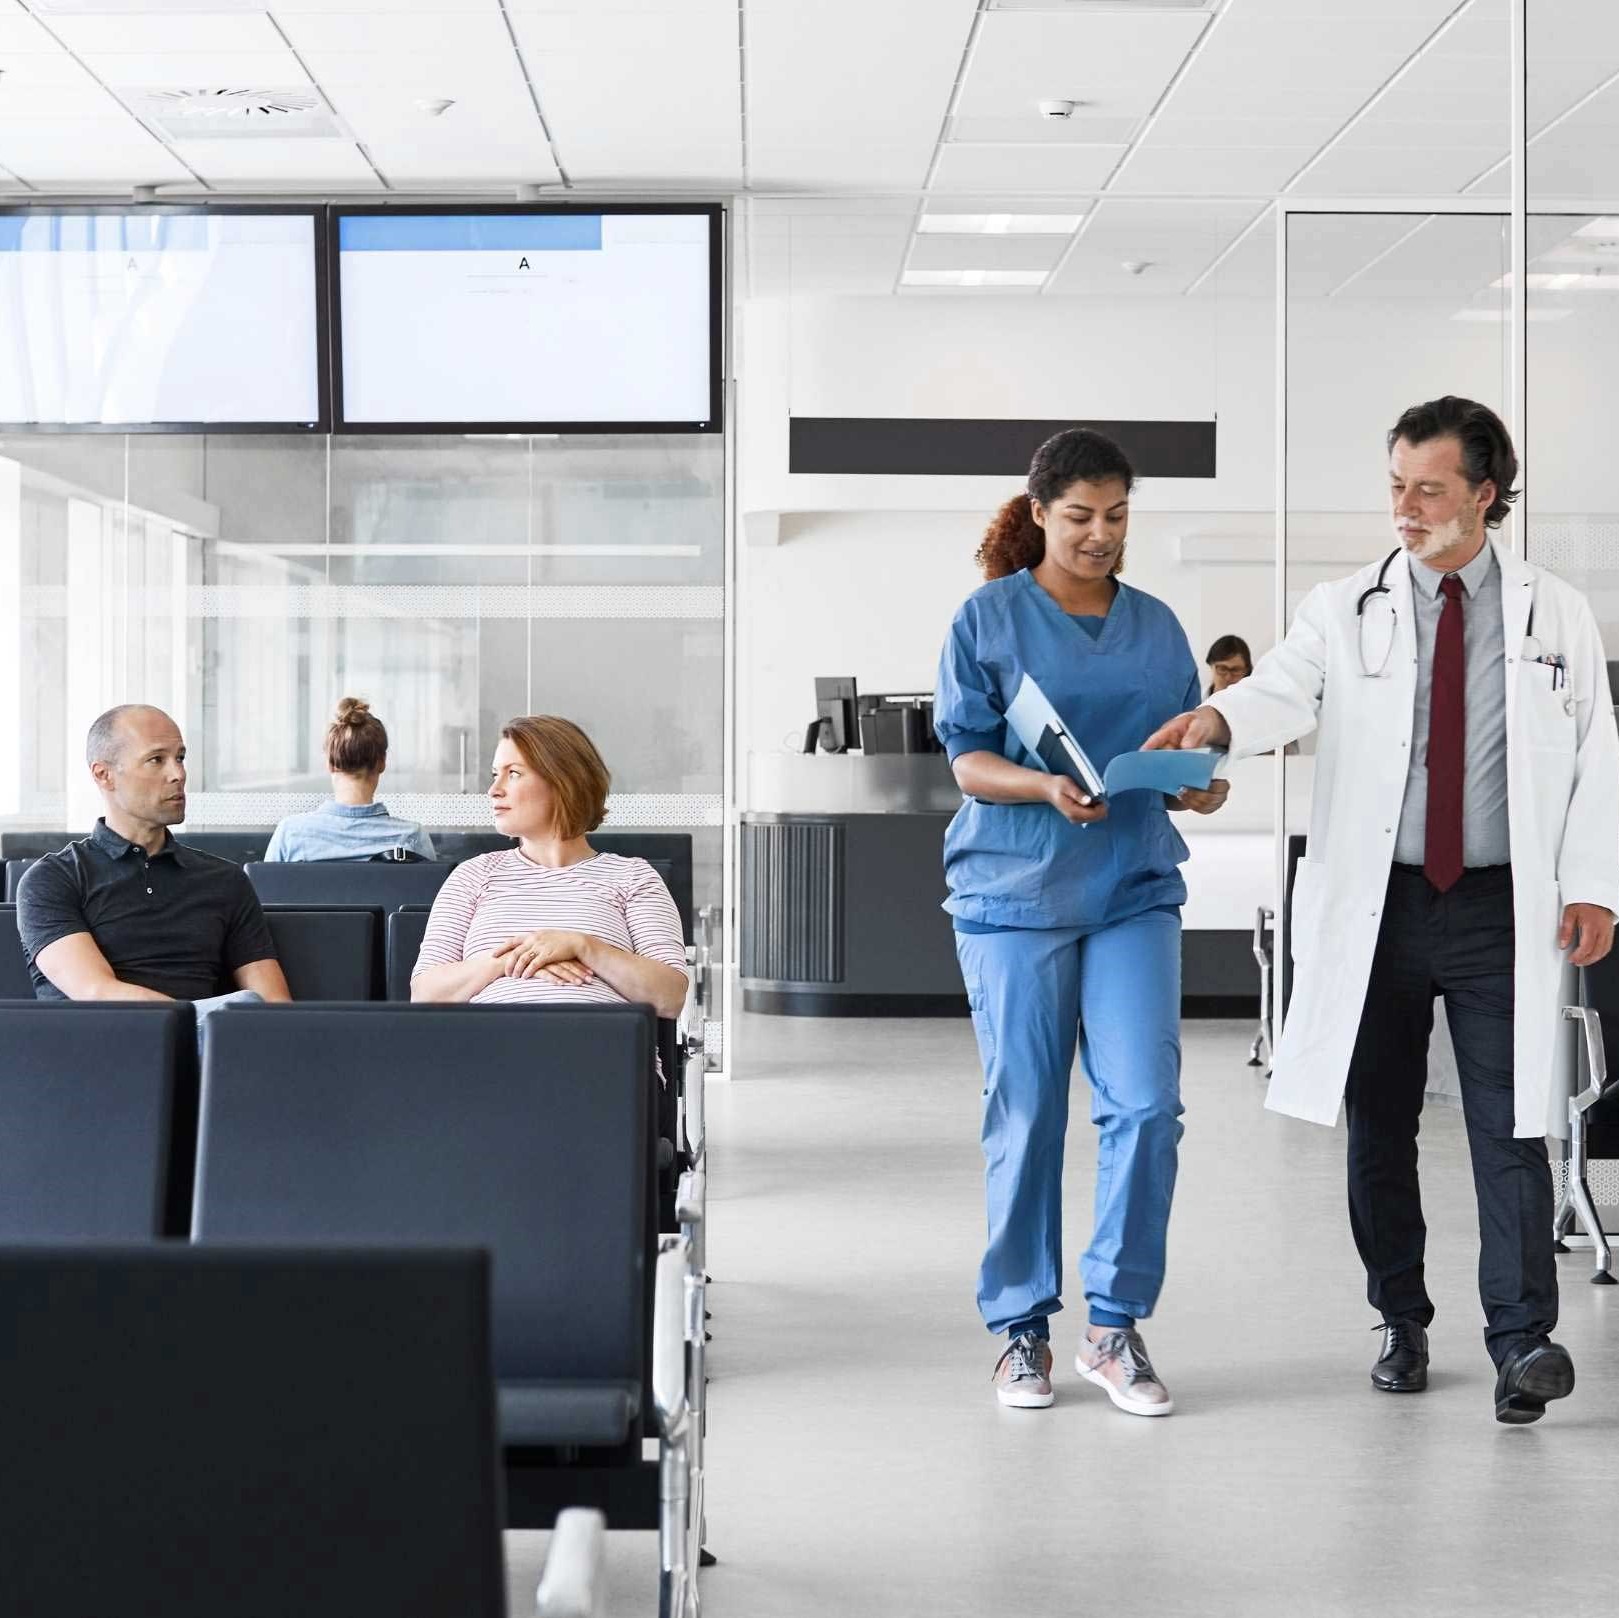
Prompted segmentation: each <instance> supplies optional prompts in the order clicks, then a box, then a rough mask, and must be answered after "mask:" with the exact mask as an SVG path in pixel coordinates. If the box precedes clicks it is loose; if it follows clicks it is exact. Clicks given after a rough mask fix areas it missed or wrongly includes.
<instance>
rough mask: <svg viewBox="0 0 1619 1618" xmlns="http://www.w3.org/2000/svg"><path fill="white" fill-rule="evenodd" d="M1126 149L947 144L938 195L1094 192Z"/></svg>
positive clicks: (936, 182)
mask: <svg viewBox="0 0 1619 1618" xmlns="http://www.w3.org/2000/svg"><path fill="white" fill-rule="evenodd" d="M1123 154H1124V147H1122V146H957V145H951V146H946V147H945V148H944V150H943V151H942V152H941V153H940V154H939V167H938V170H937V172H936V173H935V175H934V178H933V189H934V191H936V192H937V191H965V190H973V191H985V190H989V191H1000V192H1004V193H1006V194H1008V195H1013V194H1016V193H1018V192H1036V191H1060V190H1065V189H1071V190H1077V191H1090V190H1095V189H1096V188H1097V187H1099V186H1100V185H1101V184H1102V182H1103V181H1104V180H1106V179H1107V177H1108V175H1109V174H1110V173H1111V172H1112V170H1113V168H1114V166H1115V165H1116V164H1117V163H1118V161H1119V159H1120V157H1122V156H1123Z"/></svg>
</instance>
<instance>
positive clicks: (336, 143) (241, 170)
mask: <svg viewBox="0 0 1619 1618" xmlns="http://www.w3.org/2000/svg"><path fill="white" fill-rule="evenodd" d="M174 150H175V152H176V153H177V154H178V155H179V156H180V157H182V158H184V159H185V161H186V162H187V163H189V164H190V165H191V167H192V168H194V169H195V170H196V171H197V173H199V174H200V175H201V176H202V177H203V179H205V180H207V181H208V182H209V184H210V185H217V186H230V185H232V184H235V183H238V182H242V181H264V180H274V181H277V182H279V183H283V184H286V185H289V186H301V185H307V184H318V183H324V182H329V181H340V182H342V183H343V184H345V185H348V184H351V183H358V184H360V185H363V186H367V187H370V186H377V187H379V188H380V185H381V182H380V181H379V180H378V179H377V177H376V175H375V173H373V171H372V169H371V165H370V164H369V163H367V162H366V160H365V158H364V156H363V155H362V154H361V152H360V151H359V149H358V148H357V147H356V146H355V144H354V143H353V141H347V140H185V141H176V142H175V145H174Z"/></svg>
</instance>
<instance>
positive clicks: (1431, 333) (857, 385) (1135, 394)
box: [738, 297, 1619, 780]
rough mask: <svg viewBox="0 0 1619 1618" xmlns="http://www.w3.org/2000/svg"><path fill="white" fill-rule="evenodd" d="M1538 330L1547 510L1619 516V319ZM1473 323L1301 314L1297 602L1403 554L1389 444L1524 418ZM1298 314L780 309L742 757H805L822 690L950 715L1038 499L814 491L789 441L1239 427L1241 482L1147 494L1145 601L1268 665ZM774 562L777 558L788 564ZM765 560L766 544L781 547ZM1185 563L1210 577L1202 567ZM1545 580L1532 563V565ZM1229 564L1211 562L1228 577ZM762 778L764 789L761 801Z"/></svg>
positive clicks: (1328, 310) (767, 323) (755, 547)
mask: <svg viewBox="0 0 1619 1618" xmlns="http://www.w3.org/2000/svg"><path fill="white" fill-rule="evenodd" d="M1608 302H1609V300H1597V301H1595V302H1593V303H1590V304H1587V305H1582V306H1581V307H1580V309H1579V311H1578V313H1577V314H1576V315H1575V316H1573V317H1571V318H1569V319H1566V320H1562V321H1556V322H1551V323H1546V324H1539V323H1537V324H1536V325H1534V326H1532V327H1531V328H1530V330H1531V338H1532V344H1533V359H1532V371H1531V378H1532V383H1533V393H1532V397H1531V405H1532V407H1533V410H1534V415H1533V419H1534V420H1535V422H1536V424H1537V425H1536V428H1535V431H1534V433H1533V435H1532V439H1531V445H1530V449H1531V457H1530V459H1529V470H1530V477H1531V497H1533V494H1534V492H1535V491H1536V490H1539V491H1541V492H1542V495H1543V498H1542V501H1541V503H1540V505H1539V507H1538V510H1539V512H1540V514H1541V517H1542V520H1546V521H1550V520H1552V519H1553V518H1554V516H1555V513H1554V512H1553V511H1552V509H1551V508H1552V506H1555V508H1556V512H1561V513H1568V512H1576V513H1580V512H1603V511H1619V471H1616V466H1615V458H1614V457H1613V456H1612V455H1611V453H1603V452H1601V450H1600V447H1599V444H1598V442H1597V440H1602V441H1604V442H1605V441H1606V439H1607V437H1608V436H1610V435H1609V433H1608V428H1607V421H1608V419H1609V415H1608V412H1607V409H1606V404H1605V389H1606V387H1607V386H1608V383H1607V378H1608V377H1609V376H1611V374H1612V367H1610V366H1606V365H1604V364H1601V363H1599V357H1600V356H1605V355H1615V356H1619V299H1613V300H1611V302H1612V304H1613V305H1614V306H1615V307H1613V308H1612V309H1610V308H1609V307H1608V306H1607V305H1608ZM1454 312H1455V302H1454V299H1449V298H1447V299H1445V300H1419V299H1413V298H1407V299H1402V300H1397V301H1381V302H1372V301H1370V300H1364V299H1362V300H1356V299H1354V298H1352V297H1344V298H1340V299H1333V300H1325V299H1312V300H1308V301H1304V300H1300V301H1299V302H1297V303H1296V304H1295V305H1294V306H1293V308H1292V310H1291V311H1290V324H1289V345H1290V367H1289V369H1290V394H1289V421H1288V428H1289V442H1288V464H1289V486H1288V494H1289V508H1290V509H1289V532H1290V537H1291V538H1292V540H1293V541H1295V542H1296V543H1295V551H1296V552H1297V553H1299V554H1300V556H1301V558H1302V559H1301V560H1300V561H1299V563H1298V565H1296V566H1294V567H1292V568H1290V570H1289V578H1288V596H1289V599H1290V600H1291V601H1296V600H1297V599H1298V597H1299V596H1300V595H1301V594H1302V592H1303V591H1304V590H1305V589H1307V588H1308V587H1309V586H1310V585H1312V584H1314V583H1315V582H1317V580H1319V579H1321V578H1327V577H1333V576H1337V575H1341V574H1342V573H1344V572H1347V571H1350V570H1351V569H1352V568H1353V567H1355V566H1358V565H1359V564H1360V563H1361V562H1363V561H1366V560H1369V559H1371V558H1373V557H1376V556H1378V555H1380V554H1382V553H1383V552H1384V550H1386V548H1387V547H1388V546H1389V545H1390V544H1391V541H1390V540H1389V538H1388V523H1387V518H1386V516H1385V514H1384V499H1385V495H1384V487H1385V479H1386V472H1385V465H1386V462H1385V455H1384V449H1383V434H1384V433H1385V431H1386V430H1387V428H1388V426H1389V425H1390V424H1391V423H1392V422H1393V421H1394V419H1395V418H1396V416H1397V415H1398V414H1399V412H1400V411H1401V410H1402V409H1403V408H1404V407H1405V406H1406V405H1407V404H1410V403H1412V402H1413V401H1415V400H1418V399H1424V398H1430V397H1433V396H1435V395H1437V394H1439V393H1444V392H1455V393H1464V394H1469V395H1471V396H1472V397H1474V398H1478V399H1482V400H1483V401H1484V402H1486V403H1488V404H1491V405H1494V406H1496V407H1497V408H1501V407H1503V405H1504V401H1505V394H1506V351H1505V343H1504V336H1503V328H1502V327H1500V326H1498V325H1493V324H1484V323H1477V324H1475V323H1469V322H1461V321H1456V320H1453V319H1452V318H1451V316H1452V315H1453V314H1454ZM1274 341H1275V308H1274V304H1273V303H1272V302H1271V301H1269V300H1268V299H1263V298H1252V297H1249V298H1211V299H1145V298H1143V299H1138V300H1134V301H1123V300H1117V301H1113V302H1103V301H1101V300H1094V299H1080V298H1029V297H1017V298H1014V297H981V298H977V299H974V298H971V297H961V298H954V297H901V298H854V297H849V298H822V299H796V300H788V299H773V300H758V301H756V302H754V303H752V304H750V305H748V306H747V307H746V309H745V311H744V318H743V321H742V327H741V350H740V356H739V359H740V378H741V382H740V395H741V416H740V427H739V431H740V448H739V454H740V461H739V467H738V484H739V491H740V506H741V516H742V522H741V535H742V543H741V546H740V563H739V575H740V577H739V585H740V599H739V610H740V624H741V640H740V646H739V655H740V672H741V678H740V680H739V713H738V724H739V732H738V733H739V736H740V738H741V746H742V750H743V752H744V754H745V753H746V752H748V751H750V750H770V749H774V748H778V747H781V746H783V745H796V741H795V739H794V733H795V732H796V733H797V736H799V737H801V736H802V732H803V727H804V724H805V723H806V721H807V720H808V719H809V718H810V717H812V714H813V685H812V681H813V679H814V677H815V676H816V675H817V674H853V675H854V676H855V678H856V679H857V680H858V681H859V684H860V686H861V688H862V689H863V690H871V691H885V690H913V689H921V690H928V689H931V687H932V684H933V678H934V669H935V664H936V660H937V657H938V651H939V647H940V644H941V642H942V640H943V636H944V632H945V628H946V626H947V624H948V623H949V619H950V616H951V614H952V612H953V611H954V610H955V607H956V606H957V605H958V604H959V602H960V600H961V598H962V597H963V596H965V595H966V594H967V593H968V592H969V591H970V590H972V589H973V588H975V587H976V585H977V584H978V582H979V579H978V576H977V573H976V570H975V568H974V566H973V562H972V555H973V551H974V550H975V549H976V547H977V544H978V541H979V538H980V536H981V535H982V532H983V529H984V525H985V523H986V522H987V520H988V518H989V515H990V514H991V512H993V510H994V509H995V507H996V506H997V505H998V504H999V503H1000V502H1001V501H1003V500H1005V499H1006V498H1007V497H1008V496H1009V495H1011V494H1013V493H1015V492H1016V491H1017V488H1018V482H1019V480H1018V479H1017V478H1016V477H1008V478H978V477H960V478H950V477H934V478H907V477H829V476H814V477H811V476H802V475H799V476H795V475H793V474H792V473H790V472H788V470H787V428H788V422H789V419H790V417H791V416H792V415H795V414H797V415H848V416H859V415H873V416H885V415H901V416H903V415H918V416H922V415H926V416H947V417H949V416H955V417H972V416H986V417H996V416H999V417H1029V418H1036V419H1039V418H1047V419H1057V420H1060V419H1064V418H1078V419H1083V418H1085V417H1091V418H1095V419H1106V418H1148V419H1151V418H1165V417H1190V418H1197V417H1203V418H1207V417H1208V416H1211V415H1212V416H1215V417H1216V418H1217V419H1218V423H1219V444H1218V475H1217V476H1216V477H1215V478H1212V479H1208V480H1168V479H1157V480H1155V479H1150V478H1149V479H1145V480H1143V482H1142V483H1141V484H1140V485H1139V487H1138V491H1137V494H1136V497H1135V499H1134V501H1133V502H1132V506H1133V515H1132V527H1131V544H1130V551H1129V559H1128V570H1127V573H1126V578H1127V579H1128V580H1129V582H1130V583H1132V584H1135V585H1138V586H1139V587H1140V588H1142V589H1145V590H1148V591H1151V592H1152V593H1153V594H1155V595H1158V596H1160V597H1162V598H1163V599H1164V600H1166V601H1168V602H1169V604H1170V605H1171V606H1172V607H1174V609H1175V610H1176V612H1177V613H1178V614H1179V615H1180V618H1181V621H1182V623H1183V624H1184V625H1185V626H1186V631H1187V636H1188V638H1189V640H1190V641H1191V643H1192V647H1193V650H1194V653H1195V654H1196V655H1197V656H1198V657H1201V656H1202V654H1203V653H1204V651H1206V650H1207V648H1208V645H1209V642H1210V641H1212V640H1213V639H1214V637H1215V636H1216V635H1219V634H1224V633H1236V634H1240V635H1243V636H1244V637H1245V638H1246V639H1248V640H1249V642H1250V644H1251V645H1252V646H1253V648H1254V651H1255V653H1256V654H1258V653H1260V652H1263V651H1264V650H1265V649H1266V648H1267V647H1268V646H1269V645H1270V643H1271V639H1272V625H1273V622H1274V570H1273V568H1272V566H1271V565H1270V560H1269V558H1270V554H1271V544H1272V539H1273V534H1274V526H1275V519H1274V515H1273V510H1274V500H1275V418H1274V399H1275V358H1274ZM771 540H775V541H776V542H775V543H770V542H769V541H771ZM761 541H763V542H761ZM1185 541H1191V542H1193V543H1191V544H1190V545H1186V546H1184V549H1185V550H1186V551H1188V552H1191V553H1194V554H1195V555H1196V556H1197V558H1198V559H1196V560H1189V559H1186V558H1185V557H1183V555H1182V551H1183V542H1185ZM1531 553H1532V554H1533V546H1531ZM1211 557H1213V558H1218V559H1217V560H1211V559H1210V558H1211ZM745 778H746V777H745V771H744V773H743V779H744V780H745Z"/></svg>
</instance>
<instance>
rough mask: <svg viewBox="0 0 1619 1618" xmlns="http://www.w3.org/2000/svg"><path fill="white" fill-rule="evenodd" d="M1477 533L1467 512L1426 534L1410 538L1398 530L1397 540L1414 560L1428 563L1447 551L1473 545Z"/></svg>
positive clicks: (1475, 526)
mask: <svg viewBox="0 0 1619 1618" xmlns="http://www.w3.org/2000/svg"><path fill="white" fill-rule="evenodd" d="M1477 532H1478V528H1477V525H1476V523H1474V522H1473V521H1471V520H1470V519H1469V517H1468V514H1467V513H1466V512H1462V513H1461V514H1460V515H1458V516H1455V517H1452V518H1451V520H1450V521H1449V522H1447V523H1440V524H1439V525H1438V527H1436V528H1430V529H1429V530H1428V531H1427V533H1425V534H1421V535H1409V536H1408V535H1406V534H1403V533H1400V532H1399V531H1398V530H1396V538H1398V540H1399V541H1400V543H1401V544H1402V545H1403V546H1405V548H1406V551H1407V552H1408V553H1409V554H1410V556H1411V557H1412V558H1413V559H1414V560H1416V561H1418V562H1427V561H1431V560H1432V559H1433V558H1434V557H1436V556H1443V555H1444V554H1445V552H1446V551H1452V550H1457V549H1460V548H1461V547H1462V546H1464V545H1470V544H1472V542H1473V536H1474V535H1475V534H1476V533H1477ZM1413 541H1414V543H1413Z"/></svg>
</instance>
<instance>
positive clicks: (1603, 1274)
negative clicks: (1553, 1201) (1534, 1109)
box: [1559, 1006, 1619, 1287]
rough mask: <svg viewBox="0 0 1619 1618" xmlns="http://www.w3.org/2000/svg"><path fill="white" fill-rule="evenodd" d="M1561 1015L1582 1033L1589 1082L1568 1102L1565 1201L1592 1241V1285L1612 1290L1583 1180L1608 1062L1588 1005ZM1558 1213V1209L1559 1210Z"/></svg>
mask: <svg viewBox="0 0 1619 1618" xmlns="http://www.w3.org/2000/svg"><path fill="white" fill-rule="evenodd" d="M1563 1015H1564V1016H1565V1017H1566V1018H1567V1019H1568V1020H1569V1021H1570V1022H1577V1023H1579V1024H1580V1025H1581V1027H1582V1029H1583V1030H1584V1033H1585V1057H1586V1065H1587V1067H1588V1069H1589V1071H1590V1082H1589V1083H1588V1084H1587V1085H1586V1087H1585V1088H1584V1089H1583V1090H1581V1091H1580V1092H1579V1094H1578V1095H1575V1096H1572V1097H1570V1098H1569V1103H1568V1193H1567V1195H1568V1202H1569V1210H1570V1213H1571V1214H1577V1215H1578V1216H1579V1221H1580V1223H1581V1224H1582V1225H1583V1226H1584V1227H1585V1230H1586V1234H1587V1235H1589V1236H1590V1238H1591V1246H1592V1248H1593V1249H1594V1252H1593V1255H1592V1256H1593V1257H1594V1258H1595V1260H1596V1268H1595V1270H1594V1271H1593V1272H1592V1275H1591V1284H1592V1285H1593V1286H1602V1287H1611V1286H1614V1285H1616V1284H1619V1283H1616V1282H1615V1281H1614V1278H1613V1273H1612V1271H1613V1251H1612V1249H1611V1248H1610V1247H1609V1245H1608V1237H1607V1233H1606V1232H1605V1231H1604V1230H1603V1228H1602V1220H1601V1219H1600V1218H1599V1217H1598V1215H1597V1210H1596V1204H1595V1202H1594V1201H1593V1200H1592V1197H1591V1185H1590V1182H1589V1181H1588V1180H1587V1179H1586V1175H1585V1165H1586V1138H1585V1115H1586V1113H1587V1112H1589V1111H1590V1110H1591V1108H1592V1107H1594V1106H1595V1105H1596V1104H1597V1102H1599V1101H1600V1100H1601V1099H1602V1097H1603V1094H1604V1092H1605V1091H1606V1090H1607V1088H1608V1063H1607V1057H1606V1054H1605V1053H1604V1051H1603V1046H1602V1018H1601V1016H1600V1015H1599V1014H1598V1013H1597V1012H1595V1011H1593V1010H1592V1009H1591V1008H1590V1007H1589V1006H1564V1007H1563ZM1559 1213H1561V1209H1560V1210H1559Z"/></svg>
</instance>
